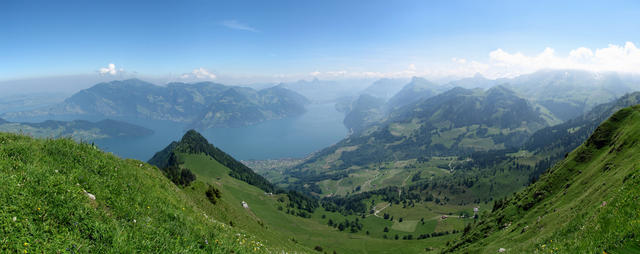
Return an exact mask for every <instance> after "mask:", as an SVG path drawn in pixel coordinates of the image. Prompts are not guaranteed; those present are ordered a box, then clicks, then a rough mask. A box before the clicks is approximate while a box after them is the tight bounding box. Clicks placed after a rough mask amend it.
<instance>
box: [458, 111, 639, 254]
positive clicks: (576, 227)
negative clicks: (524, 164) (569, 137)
mask: <svg viewBox="0 0 640 254" xmlns="http://www.w3.org/2000/svg"><path fill="white" fill-rule="evenodd" d="M639 153H640V106H634V107H630V108H625V109H622V110H620V111H618V112H617V113H615V114H614V115H613V116H611V117H610V118H609V119H608V120H607V121H605V122H604V123H603V124H601V125H600V126H599V127H598V128H597V129H596V131H595V132H594V133H593V134H592V135H591V137H590V138H589V139H588V140H587V141H586V142H585V144H583V145H582V146H580V147H578V148H577V149H576V150H574V151H573V152H571V153H570V154H569V155H568V157H567V158H566V159H565V160H563V161H561V162H560V163H558V164H556V166H554V167H553V168H551V169H550V170H549V171H548V172H547V173H545V174H544V175H542V176H541V178H540V180H539V181H538V182H536V183H535V184H533V185H531V186H529V187H527V188H526V189H525V190H523V191H521V192H519V193H517V194H516V195H515V196H513V197H512V198H510V199H506V200H501V201H499V202H497V203H496V205H495V208H494V211H493V212H491V213H490V214H486V215H484V216H481V217H483V218H482V219H481V220H480V221H479V222H477V223H475V224H473V225H472V227H471V228H470V229H468V230H467V231H468V232H466V233H465V234H464V235H463V237H462V238H461V240H459V241H458V242H457V243H455V244H453V247H451V248H450V249H449V251H451V252H464V253H494V252H496V251H497V250H498V249H499V248H505V249H506V251H507V252H508V253H603V251H604V252H606V253H634V250H638V246H640V203H639V201H638V198H639V197H640V188H638V186H639V185H640V172H639V171H638V169H639V168H640V159H638V156H637V155H638V154H639Z"/></svg>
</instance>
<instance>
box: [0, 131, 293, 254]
mask: <svg viewBox="0 0 640 254" xmlns="http://www.w3.org/2000/svg"><path fill="white" fill-rule="evenodd" d="M85 191H86V192H85ZM86 193H90V194H92V195H94V197H95V200H93V199H91V198H90V196H89V195H87V194H86ZM189 196H190V193H189V192H188V191H183V190H182V189H180V188H178V187H177V186H176V185H174V184H173V183H172V182H170V181H169V180H168V179H167V178H166V177H165V176H164V175H163V174H162V173H161V171H160V170H158V169H157V168H155V167H153V166H150V165H148V164H146V163H142V162H140V161H136V160H122V159H119V158H117V157H116V156H114V155H111V154H107V153H104V152H102V151H99V150H98V149H96V148H95V147H93V146H91V145H88V144H78V143H76V142H73V141H72V140H69V139H56V140H51V139H33V138H29V137H25V136H20V135H14V134H4V133H0V252H9V253H11V252H20V253H29V252H38V253H59V252H82V253H87V252H97V253H104V252H107V253H110V252H117V253H134V252H142V253H177V252H180V253H192V252H203V253H230V252H235V253H253V252H254V251H256V252H263V253H271V252H280V251H281V250H282V249H286V250H290V249H292V250H303V251H304V250H305V249H304V248H303V247H296V245H295V244H290V245H277V246H276V247H273V246H265V245H266V244H265V243H264V242H262V241H261V239H256V238H254V237H251V236H248V234H247V233H245V231H242V230H239V229H237V228H235V227H229V226H228V225H225V224H223V223H220V222H218V221H216V220H214V219H213V218H212V216H213V214H212V213H214V211H208V210H203V209H201V208H200V206H198V205H197V204H196V203H195V201H194V200H193V199H191V198H189ZM258 242H260V243H258ZM254 248H255V249H254Z"/></svg>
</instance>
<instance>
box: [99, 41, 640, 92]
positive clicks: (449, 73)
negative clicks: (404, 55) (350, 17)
mask: <svg viewBox="0 0 640 254" xmlns="http://www.w3.org/2000/svg"><path fill="white" fill-rule="evenodd" d="M543 69H570V70H585V71H591V72H619V73H627V74H634V75H640V48H638V47H637V46H636V45H635V44H634V43H633V42H626V43H625V44H624V45H616V44H609V45H608V46H607V47H605V48H596V49H590V48H586V47H578V48H575V49H573V50H571V51H570V52H569V53H568V54H567V55H560V54H557V53H556V51H555V50H554V49H553V48H551V47H547V48H545V49H544V50H543V51H542V52H540V53H538V54H535V55H526V54H524V53H521V52H507V51H505V50H503V49H501V48H498V49H496V50H493V51H491V52H489V54H488V59H486V60H484V61H482V60H469V59H466V58H461V57H453V58H451V62H448V63H429V62H424V63H411V64H408V65H407V66H406V69H402V70H395V71H388V72H381V71H352V70H349V69H342V70H326V71H320V70H315V71H312V72H309V73H306V74H305V73H289V74H274V75H262V76H260V75H254V74H229V73H224V71H221V73H222V74H221V73H214V72H213V71H211V70H210V69H207V68H205V67H197V68H195V69H193V70H192V71H190V72H186V73H183V74H181V75H179V80H180V81H205V80H218V81H222V82H224V81H226V80H234V81H241V82H242V81H244V82H277V81H293V80H298V79H308V78H319V79H362V78H364V79H367V78H410V77H414V76H420V77H426V78H434V79H437V78H445V77H456V78H464V77H471V76H474V75H476V74H481V75H483V76H485V77H487V78H490V79H496V78H513V77H516V76H519V75H523V74H528V73H533V72H536V71H539V70H543ZM123 72H124V69H122V68H119V69H117V68H116V66H115V64H113V63H110V64H109V65H108V66H107V67H102V68H100V69H99V70H98V73H99V74H100V75H101V76H105V75H111V76H116V74H122V73H123ZM219 75H222V76H223V78H222V79H220V77H219ZM172 81H175V80H172Z"/></svg>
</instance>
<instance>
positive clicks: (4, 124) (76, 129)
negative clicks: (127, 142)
mask: <svg viewBox="0 0 640 254" xmlns="http://www.w3.org/2000/svg"><path fill="white" fill-rule="evenodd" d="M0 131H2V132H10V133H23V134H28V135H31V136H34V137H39V138H60V137H71V138H73V139H75V140H85V141H90V140H97V139H104V138H115V137H140V136H147V135H151V134H152V133H153V131H152V130H150V129H147V128H144V127H142V126H138V125H134V124H130V123H126V122H121V121H116V120H111V119H105V120H102V121H98V122H89V121H84V120H74V121H52V120H48V121H45V122H41V123H17V122H8V121H5V120H2V119H0Z"/></svg>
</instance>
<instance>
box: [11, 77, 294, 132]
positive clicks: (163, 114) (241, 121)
mask: <svg viewBox="0 0 640 254" xmlns="http://www.w3.org/2000/svg"><path fill="white" fill-rule="evenodd" d="M306 103H307V100H306V98H304V97H303V96H301V95H299V94H297V93H295V92H293V91H290V90H287V89H284V88H281V87H272V88H267V89H262V90H255V89H251V88H245V87H235V86H225V85H221V84H216V83H212V82H201V83H194V84H186V83H170V84H167V85H166V86H157V85H154V84H151V83H148V82H144V81H142V80H138V79H129V80H123V81H112V82H108V83H100V84H97V85H95V86H93V87H91V88H88V89H85V90H82V91H80V92H78V93H76V94H74V95H73V96H71V97H70V98H68V99H66V100H65V101H64V102H62V103H60V104H56V105H54V106H51V107H48V108H44V109H39V110H32V111H26V112H15V113H7V114H5V115H4V117H6V118H14V117H20V118H25V117H35V116H69V115H71V116H99V117H135V118H142V119H155V120H169V121H174V122H182V123H187V124H188V125H189V126H191V127H198V128H210V127H234V126H245V125H251V124H256V123H260V122H263V121H267V120H272V119H280V118H285V117H289V116H295V115H299V114H302V113H303V112H304V111H305V109H304V105H305V104H306Z"/></svg>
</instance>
